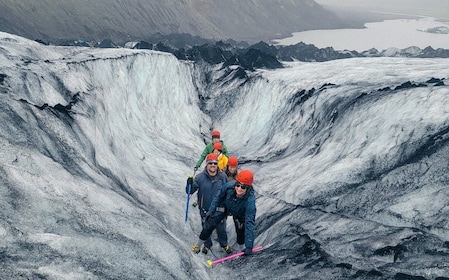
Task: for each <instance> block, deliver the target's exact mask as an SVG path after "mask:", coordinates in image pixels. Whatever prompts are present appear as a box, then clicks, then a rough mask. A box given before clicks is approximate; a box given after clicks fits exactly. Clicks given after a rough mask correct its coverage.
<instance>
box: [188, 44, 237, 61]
mask: <svg viewBox="0 0 449 280" xmlns="http://www.w3.org/2000/svg"><path fill="white" fill-rule="evenodd" d="M223 46H226V48H223ZM232 56H233V52H232V51H231V50H229V49H228V45H223V44H222V43H218V44H215V45H210V44H205V45H202V46H195V47H192V48H191V49H190V50H188V51H186V54H185V57H186V58H187V59H188V60H194V61H199V60H203V61H205V62H208V63H210V64H218V63H222V62H225V61H226V60H228V59H229V58H230V57H232Z"/></svg>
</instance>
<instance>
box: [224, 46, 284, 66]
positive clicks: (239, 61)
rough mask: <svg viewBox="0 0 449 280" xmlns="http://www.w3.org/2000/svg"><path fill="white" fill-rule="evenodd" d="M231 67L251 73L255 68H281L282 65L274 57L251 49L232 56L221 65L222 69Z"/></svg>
mask: <svg viewBox="0 0 449 280" xmlns="http://www.w3.org/2000/svg"><path fill="white" fill-rule="evenodd" d="M231 65H240V66H241V67H242V68H243V69H246V70H251V71H253V70H255V68H266V69H276V68H283V65H282V63H281V62H279V61H278V60H277V59H276V57H275V56H273V55H269V54H266V53H264V52H262V51H260V50H257V49H251V48H250V49H249V50H248V51H246V52H245V53H242V54H239V55H236V56H233V57H231V58H230V59H228V60H227V61H226V62H225V63H224V64H223V67H228V66H231Z"/></svg>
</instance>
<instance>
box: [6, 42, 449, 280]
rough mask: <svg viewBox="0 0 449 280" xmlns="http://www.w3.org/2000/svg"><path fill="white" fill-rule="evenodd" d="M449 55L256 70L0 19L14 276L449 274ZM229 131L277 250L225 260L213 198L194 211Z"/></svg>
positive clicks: (259, 240) (264, 241)
mask: <svg viewBox="0 0 449 280" xmlns="http://www.w3.org/2000/svg"><path fill="white" fill-rule="evenodd" d="M447 65H448V59H441V58H435V59H415V58H400V57H399V58H387V57H380V58H355V59H343V60H335V61H328V62H323V63H305V62H290V63H284V66H285V67H284V68H283V69H276V70H264V69H258V70H257V71H254V72H248V75H249V77H248V79H246V80H239V79H229V77H232V71H234V70H235V69H232V68H230V69H226V71H224V70H223V69H220V66H217V67H215V68H214V67H205V66H204V65H197V64H193V63H191V62H186V61H179V60H177V59H176V58H175V57H174V56H173V55H171V54H168V53H161V52H155V51H149V50H129V49H93V48H80V47H55V46H44V45H41V44H38V43H37V42H34V41H30V40H26V39H24V38H20V37H18V36H14V35H11V34H7V33H0V74H1V75H0V77H1V82H0V92H1V93H2V99H1V101H0V106H1V110H0V118H1V121H0V145H1V147H2V149H1V150H0V172H1V176H0V178H1V183H0V208H1V209H2V210H1V212H0V218H1V219H0V237H1V238H0V256H1V258H2V261H3V264H2V267H1V268H0V278H2V279H26V278H43V279H118V278H120V279H123V278H127V279H229V275H233V276H235V277H237V279H296V278H302V279H347V278H351V277H356V276H357V277H358V278H357V279H394V277H400V276H401V275H409V276H421V277H425V278H427V279H435V278H436V277H443V276H444V277H446V276H447V275H449V268H448V267H447V263H448V261H449V249H448V246H447V241H448V238H449V228H448V226H447V225H448V218H447V217H448V210H447V203H448V199H447V197H448V189H447V186H448V182H449V175H447V174H449V172H447V171H448V170H447V169H448V166H447V162H448V160H449V158H448V155H449V153H448V146H447V141H446V139H447V130H448V128H447V127H448V123H449V109H448V108H449V99H448V98H447V96H448V94H449V86H448V85H447V80H448V78H449V69H448V68H447ZM229 73H231V74H229ZM228 74H229V76H227V75H228ZM206 76H207V77H210V78H211V79H210V80H209V81H210V82H208V83H207V82H206V81H205V79H204V77H206ZM432 78H433V80H432ZM213 129H218V130H219V131H220V132H221V135H222V139H223V141H224V142H225V144H226V146H227V147H228V149H229V152H230V154H231V155H236V156H237V157H238V158H239V159H240V161H241V166H240V168H241V169H242V168H245V169H250V170H253V171H254V173H255V183H254V187H255V190H256V193H257V201H256V204H257V217H256V229H257V230H256V231H257V233H256V234H257V237H256V240H255V245H262V246H264V249H263V250H262V251H261V252H260V253H257V254H254V256H251V257H246V258H239V259H237V260H234V261H230V262H227V263H225V264H222V265H217V266H215V267H214V268H212V269H211V268H209V267H208V266H207V265H206V261H207V260H208V259H214V258H219V257H222V256H223V252H221V250H220V248H218V245H217V242H215V247H213V248H212V252H211V254H210V255H203V254H199V255H195V254H193V253H192V252H191V251H190V246H191V245H192V244H193V243H194V242H195V241H196V239H197V237H198V234H199V232H200V220H199V215H198V212H197V211H198V210H197V209H196V208H193V207H190V210H189V220H188V222H187V223H185V222H184V216H185V202H186V194H185V182H186V179H187V176H188V175H190V174H192V173H193V167H194V165H195V163H196V161H197V160H198V158H199V156H200V154H201V152H202V150H203V148H204V141H206V142H207V141H210V132H211V131H212V130H213ZM203 166H204V165H203ZM231 221H232V219H228V234H229V239H230V240H231V243H230V245H231V247H233V248H234V249H235V248H236V246H235V233H234V231H233V225H232V222H231ZM443 279H444V278H443Z"/></svg>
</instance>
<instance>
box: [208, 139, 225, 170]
mask: <svg viewBox="0 0 449 280" xmlns="http://www.w3.org/2000/svg"><path fill="white" fill-rule="evenodd" d="M212 152H213V153H214V154H216V155H217V157H218V168H219V169H220V171H222V172H223V170H224V169H225V167H226V165H227V164H228V157H227V156H226V155H225V154H223V145H222V144H221V143H220V142H217V143H215V144H214V146H213V150H212Z"/></svg>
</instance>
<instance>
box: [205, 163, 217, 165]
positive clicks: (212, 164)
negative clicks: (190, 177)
mask: <svg viewBox="0 0 449 280" xmlns="http://www.w3.org/2000/svg"><path fill="white" fill-rule="evenodd" d="M207 164H208V165H217V164H218V163H216V162H208V163H207Z"/></svg>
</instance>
